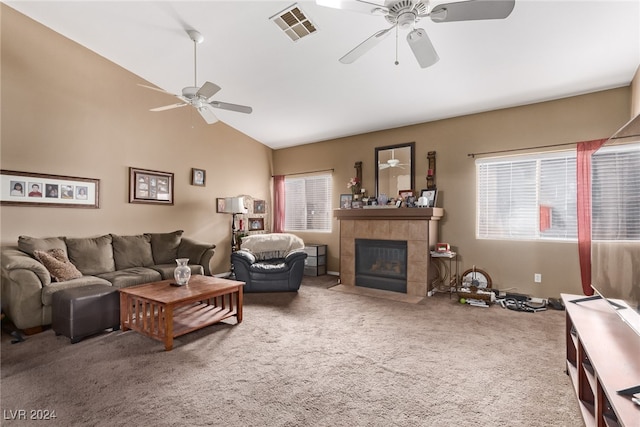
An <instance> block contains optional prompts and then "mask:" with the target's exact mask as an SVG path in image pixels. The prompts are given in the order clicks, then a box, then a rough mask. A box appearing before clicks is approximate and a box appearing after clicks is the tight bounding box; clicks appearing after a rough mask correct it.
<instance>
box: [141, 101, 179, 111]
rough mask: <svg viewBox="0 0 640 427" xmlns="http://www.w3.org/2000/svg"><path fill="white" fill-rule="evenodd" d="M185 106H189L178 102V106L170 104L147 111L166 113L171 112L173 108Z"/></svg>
mask: <svg viewBox="0 0 640 427" xmlns="http://www.w3.org/2000/svg"><path fill="white" fill-rule="evenodd" d="M185 105H189V104H185V103H184V102H180V103H178V104H171V105H165V106H164V107H156V108H152V109H150V110H149V111H166V110H172V109H174V108H180V107H184V106H185Z"/></svg>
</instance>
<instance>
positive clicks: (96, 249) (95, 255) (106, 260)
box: [65, 234, 116, 276]
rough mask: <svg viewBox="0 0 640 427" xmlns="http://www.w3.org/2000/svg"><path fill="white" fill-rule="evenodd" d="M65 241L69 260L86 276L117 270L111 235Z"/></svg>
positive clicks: (67, 239)
mask: <svg viewBox="0 0 640 427" xmlns="http://www.w3.org/2000/svg"><path fill="white" fill-rule="evenodd" d="M65 241H66V242H67V252H68V254H69V259H70V260H71V262H72V263H73V264H74V265H75V266H76V267H78V270H80V271H81V272H82V274H84V275H85V276H93V275H96V274H100V273H108V272H111V271H115V270H116V263H115V261H114V260H113V246H112V245H111V241H112V239H111V236H110V235H108V234H105V235H104V236H100V237H88V238H80V239H71V238H68V237H67V238H65Z"/></svg>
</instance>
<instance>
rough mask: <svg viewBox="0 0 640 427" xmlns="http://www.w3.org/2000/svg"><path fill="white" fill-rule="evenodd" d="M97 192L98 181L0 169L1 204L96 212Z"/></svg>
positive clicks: (97, 204) (98, 188)
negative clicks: (89, 209) (91, 209)
mask: <svg viewBox="0 0 640 427" xmlns="http://www.w3.org/2000/svg"><path fill="white" fill-rule="evenodd" d="M99 190H100V180H99V179H93V178H78V177H73V176H62V175H47V174H42V173H33V172H20V171H11V170H0V204H2V205H8V206H44V207H57V208H94V209H97V208H99V207H100V204H99V201H100V198H99V192H100V191H99Z"/></svg>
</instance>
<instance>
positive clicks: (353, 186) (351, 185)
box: [347, 177, 362, 194]
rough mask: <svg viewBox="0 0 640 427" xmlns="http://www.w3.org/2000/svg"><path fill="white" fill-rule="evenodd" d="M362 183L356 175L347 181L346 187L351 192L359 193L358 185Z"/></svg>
mask: <svg viewBox="0 0 640 427" xmlns="http://www.w3.org/2000/svg"><path fill="white" fill-rule="evenodd" d="M361 184H362V183H361V182H360V180H359V179H358V178H357V177H353V178H351V179H350V180H349V182H348V183H347V188H348V189H350V190H351V194H360V185H361Z"/></svg>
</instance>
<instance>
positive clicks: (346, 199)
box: [340, 194, 353, 209]
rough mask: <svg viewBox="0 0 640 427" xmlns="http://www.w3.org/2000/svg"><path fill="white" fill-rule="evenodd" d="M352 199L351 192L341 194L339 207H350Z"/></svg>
mask: <svg viewBox="0 0 640 427" xmlns="http://www.w3.org/2000/svg"><path fill="white" fill-rule="evenodd" d="M352 201H353V194H341V195H340V209H351V202H352Z"/></svg>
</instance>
